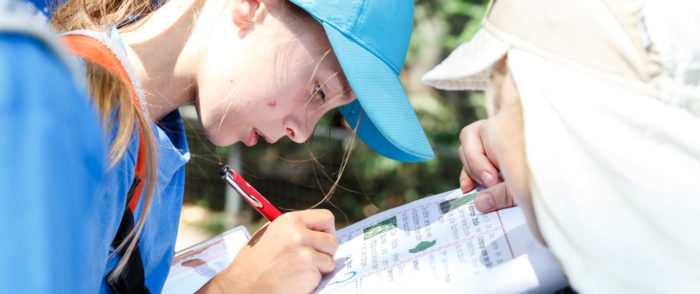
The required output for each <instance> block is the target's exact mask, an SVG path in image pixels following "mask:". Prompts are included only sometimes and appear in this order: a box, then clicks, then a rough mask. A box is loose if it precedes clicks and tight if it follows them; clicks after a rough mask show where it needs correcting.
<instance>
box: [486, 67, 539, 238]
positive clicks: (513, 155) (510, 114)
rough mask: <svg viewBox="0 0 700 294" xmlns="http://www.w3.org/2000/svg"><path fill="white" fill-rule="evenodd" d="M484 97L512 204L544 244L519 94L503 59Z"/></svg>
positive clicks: (492, 74) (495, 70)
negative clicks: (535, 208) (488, 101)
mask: <svg viewBox="0 0 700 294" xmlns="http://www.w3.org/2000/svg"><path fill="white" fill-rule="evenodd" d="M486 96H487V97H488V98H487V99H488V100H490V102H491V103H492V105H493V107H492V110H491V114H490V117H489V120H488V124H489V125H488V127H489V128H491V129H492V130H493V131H494V134H495V135H496V140H495V142H497V144H496V149H497V154H498V157H499V158H498V162H500V164H501V166H500V168H501V172H502V174H503V178H504V179H505V182H506V185H507V186H508V190H509V191H510V192H511V194H512V196H513V198H514V200H515V203H516V204H517V205H518V206H520V208H521V209H522V210H523V213H524V214H525V218H526V219H527V223H528V226H529V227H530V231H531V232H532V234H533V235H534V237H535V238H536V239H537V240H538V241H539V242H540V243H542V244H544V239H543V238H542V235H541V233H540V230H539V227H538V226H537V219H536V217H535V211H534V207H533V204H532V196H531V194H530V185H529V169H528V166H527V161H526V157H525V134H524V128H523V112H522V106H521V104H520V95H519V93H518V88H517V86H516V85H515V81H514V80H513V76H512V73H511V71H510V70H509V69H508V66H507V62H506V60H505V59H503V60H501V61H500V62H498V63H497V64H496V65H495V66H494V68H493V71H492V73H491V83H490V85H489V88H488V90H487V92H486Z"/></svg>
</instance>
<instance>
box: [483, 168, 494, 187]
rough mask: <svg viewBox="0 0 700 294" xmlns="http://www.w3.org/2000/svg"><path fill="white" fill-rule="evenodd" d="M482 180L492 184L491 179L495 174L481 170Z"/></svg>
mask: <svg viewBox="0 0 700 294" xmlns="http://www.w3.org/2000/svg"><path fill="white" fill-rule="evenodd" d="M480 176H481V181H482V182H483V183H484V185H486V186H488V185H489V184H491V180H493V176H492V175H491V174H490V173H487V172H485V171H484V172H481V174H480Z"/></svg>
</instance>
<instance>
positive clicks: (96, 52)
mask: <svg viewBox="0 0 700 294" xmlns="http://www.w3.org/2000/svg"><path fill="white" fill-rule="evenodd" d="M61 41H62V42H63V43H64V44H65V45H66V46H67V47H68V52H69V53H70V54H72V55H75V56H78V57H82V58H84V59H87V60H90V61H92V62H93V63H95V64H97V65H99V66H102V67H103V68H105V69H106V70H108V71H109V72H111V73H113V74H116V75H117V76H119V79H121V80H122V82H123V83H124V84H125V85H127V87H128V88H129V94H130V95H131V99H132V100H133V101H134V104H135V105H136V107H138V108H139V109H141V103H140V102H139V99H138V96H137V95H136V91H135V90H134V85H133V84H132V83H131V79H130V78H129V74H128V73H127V72H126V69H124V66H123V65H122V64H121V62H120V61H119V58H117V56H116V55H115V54H114V52H112V50H110V49H109V48H108V47H107V46H106V45H104V44H103V43H102V42H100V41H98V40H95V39H94V38H92V37H89V36H86V35H79V34H75V35H73V34H65V35H63V36H61ZM137 120H138V118H137ZM137 125H138V128H139V150H138V155H137V158H136V168H135V171H134V174H135V175H136V177H138V178H140V179H141V181H140V182H139V184H138V185H137V187H136V189H135V190H134V193H133V195H137V197H131V198H130V199H129V200H128V206H129V209H130V210H131V212H132V213H133V212H134V210H135V209H136V206H137V205H138V204H139V200H140V199H141V193H142V192H143V182H144V181H143V179H144V177H145V175H146V146H145V145H144V144H143V142H144V137H143V130H142V129H141V124H140V123H139V124H137Z"/></svg>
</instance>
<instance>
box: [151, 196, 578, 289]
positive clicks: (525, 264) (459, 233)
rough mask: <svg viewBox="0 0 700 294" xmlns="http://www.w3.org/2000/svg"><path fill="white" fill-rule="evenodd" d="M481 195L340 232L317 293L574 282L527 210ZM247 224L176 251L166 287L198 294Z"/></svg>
mask: <svg viewBox="0 0 700 294" xmlns="http://www.w3.org/2000/svg"><path fill="white" fill-rule="evenodd" d="M474 197H476V191H472V192H469V193H467V194H464V195H463V194H462V192H461V191H459V190H454V191H449V192H445V193H442V194H438V195H434V196H430V197H426V198H422V199H419V200H416V201H413V202H411V203H408V204H405V205H403V206H399V207H396V208H393V209H390V210H387V211H384V212H381V213H379V214H376V215H373V216H371V217H369V218H366V219H364V220H362V221H359V222H357V223H355V224H352V225H350V226H348V227H345V228H343V229H341V230H338V231H337V232H336V236H337V238H338V243H339V247H338V251H337V252H336V255H335V263H336V268H335V270H334V271H333V273H331V274H329V275H327V276H325V277H324V278H323V279H322V280H321V283H320V284H319V286H318V288H316V290H315V292H314V293H353V294H354V293H399V292H400V291H401V292H405V293H426V292H428V291H439V292H437V293H522V292H530V293H549V292H553V291H556V290H558V289H561V288H564V287H566V286H567V282H566V279H565V278H564V275H563V274H562V271H561V268H560V267H559V264H558V263H557V261H556V259H554V257H553V256H552V255H551V253H550V252H549V250H547V249H546V248H544V247H542V246H541V245H539V244H538V243H537V242H536V241H535V240H534V238H533V237H532V235H531V234H530V231H529V229H528V227H527V223H526V222H525V217H524V216H523V214H522V212H521V211H520V208H517V207H514V208H509V209H504V210H500V211H497V212H492V213H489V214H482V213H480V212H479V211H477V210H476V209H475V208H474V201H473V200H474ZM243 230H245V229H244V228H243V229H241V228H236V229H234V230H232V231H229V232H227V233H224V234H223V235H224V237H223V239H224V242H222V241H221V239H222V237H221V236H218V237H215V239H214V240H211V241H207V242H205V243H202V244H200V245H197V246H195V247H192V248H188V249H186V250H183V252H179V253H178V254H176V257H175V259H174V260H173V266H172V267H171V269H170V274H169V276H168V279H167V281H166V284H165V287H164V288H163V293H192V292H194V291H196V290H197V289H199V287H201V286H202V285H204V283H206V281H207V280H208V279H210V278H211V277H213V276H214V275H215V274H216V273H217V272H219V271H221V270H223V269H224V268H226V266H227V265H228V264H229V263H230V261H231V260H233V258H234V257H235V253H236V252H237V251H238V250H239V249H240V248H241V247H242V246H243V244H244V243H245V242H246V240H247V239H248V236H249V235H248V233H247V230H245V231H244V232H245V234H243V235H244V236H245V238H240V239H235V242H240V243H238V244H236V245H235V246H234V245H217V244H220V243H226V242H229V241H225V240H226V238H227V237H226V236H229V235H236V234H237V233H236V232H239V231H243ZM238 234H240V233H238ZM243 235H241V236H243ZM233 242H234V239H233V238H232V239H231V243H233ZM222 250H223V251H222ZM234 251H235V252H234ZM183 256H184V257H183ZM202 267H204V268H202ZM195 286H196V287H195ZM428 293H430V292H428ZM433 293H436V292H433Z"/></svg>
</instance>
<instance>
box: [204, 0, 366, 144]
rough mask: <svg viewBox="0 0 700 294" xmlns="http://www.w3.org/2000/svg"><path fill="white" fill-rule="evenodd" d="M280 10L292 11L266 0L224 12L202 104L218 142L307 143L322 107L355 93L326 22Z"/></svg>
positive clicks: (207, 64) (208, 56)
mask: <svg viewBox="0 0 700 294" xmlns="http://www.w3.org/2000/svg"><path fill="white" fill-rule="evenodd" d="M231 2H234V4H232V5H233V6H235V5H237V4H236V3H238V2H237V1H231ZM273 9H274V10H273ZM281 9H286V10H289V8H283V7H273V8H269V7H264V6H262V3H261V7H259V8H258V9H257V10H254V13H253V14H247V16H251V19H249V20H247V21H240V18H241V17H246V15H244V16H240V15H236V13H237V12H236V7H233V8H232V11H233V14H234V19H233V20H232V19H231V18H229V19H226V17H223V18H222V20H221V21H219V23H218V24H217V25H216V26H215V29H214V32H212V33H211V35H210V36H211V37H210V39H209V40H208V44H209V46H208V48H207V51H206V52H203V56H202V58H201V59H202V60H203V63H202V64H201V65H200V66H201V68H200V70H199V75H198V77H197V89H196V92H197V98H196V99H195V105H196V108H197V111H198V114H199V119H200V122H201V123H202V126H203V127H204V130H205V133H206V134H207V136H208V137H209V139H210V140H211V141H212V142H213V143H214V144H216V145H221V146H226V145H231V144H234V143H236V142H239V141H240V142H243V143H244V144H245V145H247V146H253V145H255V144H256V143H257V142H258V140H260V139H262V140H265V141H266V142H268V143H274V142H276V141H277V140H279V139H280V138H282V137H284V136H288V137H289V138H290V139H291V140H293V141H295V142H297V143H301V142H304V141H306V140H307V139H308V138H309V136H310V135H311V134H312V133H313V129H314V127H315V126H316V123H318V121H319V119H320V118H321V117H322V116H323V114H325V113H326V112H327V111H329V110H331V109H333V108H336V107H338V106H342V105H345V104H348V103H350V102H351V101H352V100H354V99H355V97H354V95H353V93H352V91H351V90H350V87H349V85H348V84H347V81H346V79H345V77H344V75H343V73H342V70H341V68H340V64H339V63H338V60H337V59H336V57H335V55H334V54H333V52H332V51H331V49H330V48H331V46H330V44H329V42H328V39H327V38H326V36H325V33H324V32H323V29H322V27H321V26H320V24H318V23H317V22H316V21H315V20H313V19H312V18H310V17H305V18H302V19H299V18H298V17H296V16H293V15H290V14H291V13H292V12H290V11H280V10H281ZM238 12H240V10H238ZM237 16H238V19H236V17H237Z"/></svg>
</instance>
